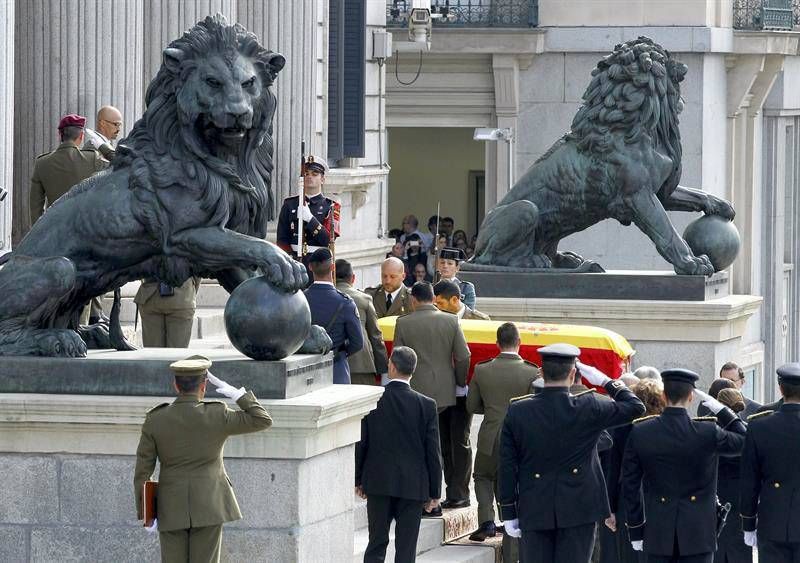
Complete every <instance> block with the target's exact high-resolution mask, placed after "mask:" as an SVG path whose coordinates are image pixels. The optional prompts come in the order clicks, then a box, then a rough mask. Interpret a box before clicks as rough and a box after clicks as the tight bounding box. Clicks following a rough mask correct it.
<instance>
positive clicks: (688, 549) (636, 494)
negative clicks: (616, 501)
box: [622, 369, 769, 563]
mask: <svg viewBox="0 0 800 563" xmlns="http://www.w3.org/2000/svg"><path fill="white" fill-rule="evenodd" d="M661 379H662V380H663V382H664V396H665V397H666V399H667V407H666V408H665V409H664V412H662V413H661V414H659V415H652V416H648V417H644V418H642V419H639V420H638V421H634V424H633V428H632V429H631V432H630V434H629V435H628V441H627V443H626V445H625V454H624V456H623V459H622V496H623V498H624V500H625V504H626V506H627V511H626V518H627V522H626V526H627V527H628V534H629V536H630V540H631V543H632V544H633V549H635V550H636V551H643V552H644V553H645V554H646V556H647V561H648V563H672V562H677V561H681V562H686V563H689V562H691V563H711V562H712V561H713V559H714V551H715V550H716V548H717V456H720V455H738V454H739V453H740V452H741V451H742V447H743V446H744V434H745V432H746V431H747V426H746V425H745V423H744V422H742V420H740V419H739V417H738V416H736V413H734V412H733V411H732V410H731V409H729V408H728V407H726V406H725V405H723V404H722V403H720V402H719V401H717V400H716V399H714V398H713V397H711V396H710V395H707V394H706V393H703V392H702V391H699V390H697V389H695V383H696V382H697V380H698V379H699V376H698V375H697V374H696V373H694V372H692V371H690V370H687V369H668V370H664V371H662V372H661ZM693 393H694V394H695V395H697V396H698V397H699V398H700V400H701V401H702V404H703V405H705V406H706V407H707V408H708V409H709V410H710V411H711V412H712V413H714V415H715V416H707V417H697V418H695V419H692V417H691V416H689V413H688V411H687V408H688V407H689V405H690V404H691V402H692V394H693ZM642 492H643V493H644V494H642ZM643 497H644V498H643ZM768 561H769V560H768Z"/></svg>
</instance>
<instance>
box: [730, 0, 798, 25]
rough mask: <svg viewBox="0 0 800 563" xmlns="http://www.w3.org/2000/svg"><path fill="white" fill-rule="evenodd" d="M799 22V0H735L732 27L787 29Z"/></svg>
mask: <svg viewBox="0 0 800 563" xmlns="http://www.w3.org/2000/svg"><path fill="white" fill-rule="evenodd" d="M799 22H800V0H735V1H734V3H733V27H734V28H736V29H753V30H765V29H774V30H784V31H789V30H791V29H792V28H793V27H794V26H795V25H798V23H799Z"/></svg>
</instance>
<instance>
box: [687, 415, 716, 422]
mask: <svg viewBox="0 0 800 563" xmlns="http://www.w3.org/2000/svg"><path fill="white" fill-rule="evenodd" d="M692 420H697V421H706V422H716V421H717V417H716V416H696V417H694V418H693V419H692Z"/></svg>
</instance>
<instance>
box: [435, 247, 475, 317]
mask: <svg viewBox="0 0 800 563" xmlns="http://www.w3.org/2000/svg"><path fill="white" fill-rule="evenodd" d="M463 261H464V252H463V251H462V250H461V249H460V248H443V249H442V250H440V251H439V260H438V262H437V264H436V270H437V271H438V272H439V275H440V276H441V279H443V280H450V281H453V282H455V283H456V284H457V285H458V288H459V289H460V290H461V300H462V301H463V302H464V305H466V306H467V307H469V308H470V309H475V305H476V302H477V297H476V296H475V286H474V285H473V283H472V282H468V281H461V280H460V279H458V277H457V276H458V269H459V265H460V264H461V262H463Z"/></svg>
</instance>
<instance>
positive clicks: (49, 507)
mask: <svg viewBox="0 0 800 563" xmlns="http://www.w3.org/2000/svg"><path fill="white" fill-rule="evenodd" d="M0 475H2V476H3V479H4V480H5V482H6V483H7V484H13V485H9V486H5V487H2V488H0V522H2V523H3V524H46V525H50V524H55V523H57V522H58V520H59V513H58V502H54V499H57V498H58V479H57V475H58V460H57V459H55V458H53V457H48V456H31V457H28V456H10V455H2V454H0Z"/></svg>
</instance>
